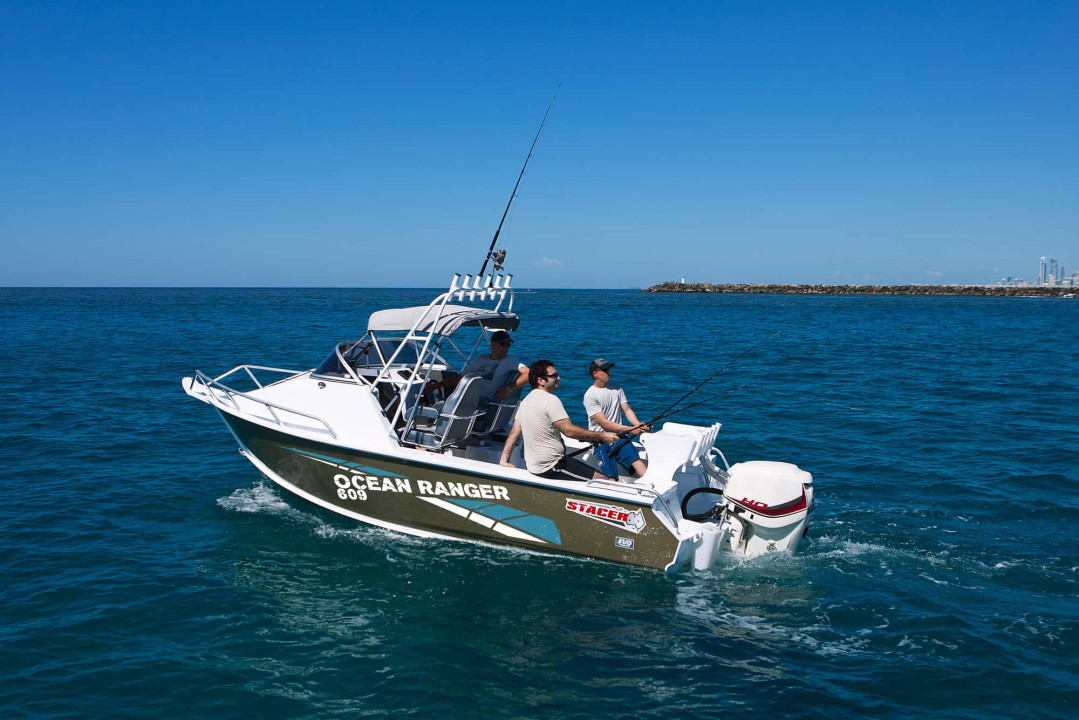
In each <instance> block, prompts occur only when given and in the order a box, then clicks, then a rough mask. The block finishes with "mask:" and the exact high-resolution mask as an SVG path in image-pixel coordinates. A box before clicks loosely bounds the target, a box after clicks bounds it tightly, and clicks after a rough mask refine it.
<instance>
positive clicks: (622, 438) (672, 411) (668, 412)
mask: <svg viewBox="0 0 1079 720" xmlns="http://www.w3.org/2000/svg"><path fill="white" fill-rule="evenodd" d="M781 332H783V330H776V331H775V332H774V333H772V334H771V335H767V336H765V337H763V338H761V339H760V340H758V341H757V342H756V343H754V344H753V346H752V347H750V348H747V349H746V350H743V351H742V352H741V353H739V354H738V355H737V356H736V357H735V358H734V359H733V360H730V361H729V362H727V364H725V365H724V366H723V367H721V368H720V369H719V370H716V371H715V372H714V373H712V374H711V375H709V376H708V377H706V378H705V379H704V380H702V381H701V382H699V383H697V384H696V385H695V386H694V387H693V388H691V389H690V390H689V392H687V393H685V394H684V395H682V397H680V398H678V399H677V400H675V401H674V402H673V403H671V404H670V405H668V406H667V407H666V408H665V409H664V410H663V411H662V412H660V413H659V414H658V415H656V416H655V417H654V418H652V419H651V420H649V421H647V422H643V423H639V424H637V425H634V426H633V427H631V428H630V429H629V430H623V431H622V432H620V433H618V437H619V440H618V441H617V442H615V443H612V444H611V454H612V455H613V454H614V453H616V452H618V451H619V450H621V449H622V447H623V446H625V444H626V443H628V442H629V441H630V437H632V435H633V432H634V431H636V430H640V429H641V428H644V427H648V426H650V425H652V424H654V423H657V422H659V421H660V420H666V419H667V418H669V417H672V416H674V415H677V414H679V413H682V412H685V411H686V410H689V409H690V408H695V407H697V406H699V405H703V404H704V403H706V402H711V401H712V400H715V399H716V398H718V397H722V396H723V395H728V394H730V393H732V392H735V391H737V390H741V389H742V388H744V387H745V385H739V386H738V387H736V388H733V389H731V390H725V391H723V392H720V393H717V394H715V395H710V396H708V397H706V398H705V399H704V400H699V401H697V402H695V403H693V404H691V405H686V406H684V407H678V404H679V403H680V402H682V401H683V400H685V399H686V398H688V397H689V396H690V395H692V394H693V393H695V392H697V391H698V390H700V389H701V388H702V387H704V386H705V385H707V384H708V383H710V382H711V381H712V380H714V379H715V378H717V377H719V375H720V374H721V373H722V372H723V371H724V370H726V369H727V368H729V367H730V366H731V365H734V364H735V363H736V362H738V361H739V360H741V359H742V358H744V357H745V356H746V355H748V354H749V353H751V352H753V351H754V350H756V349H757V348H759V347H760V346H761V345H763V344H764V343H766V342H768V341H769V340H771V339H772V338H774V337H775V336H776V335H779V334H780V333H781ZM589 447H591V446H588V447H584V448H581V449H580V450H576V451H574V452H572V453H570V454H568V455H566V457H574V456H575V455H580V454H581V453H583V452H585V451H586V450H588V449H589Z"/></svg>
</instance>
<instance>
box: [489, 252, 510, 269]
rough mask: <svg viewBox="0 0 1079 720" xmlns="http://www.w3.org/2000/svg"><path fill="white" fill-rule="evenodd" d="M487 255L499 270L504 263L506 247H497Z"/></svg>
mask: <svg viewBox="0 0 1079 720" xmlns="http://www.w3.org/2000/svg"><path fill="white" fill-rule="evenodd" d="M487 257H489V258H491V262H493V263H494V264H495V270H498V271H499V272H501V271H502V266H503V265H505V264H506V248H498V249H497V250H495V251H494V252H492V253H491V254H490V255H488V256H487Z"/></svg>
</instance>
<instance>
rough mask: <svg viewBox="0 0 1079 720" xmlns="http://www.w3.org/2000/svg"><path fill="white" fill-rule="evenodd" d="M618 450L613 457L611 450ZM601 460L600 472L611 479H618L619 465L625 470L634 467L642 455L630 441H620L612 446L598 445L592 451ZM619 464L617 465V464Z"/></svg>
mask: <svg viewBox="0 0 1079 720" xmlns="http://www.w3.org/2000/svg"><path fill="white" fill-rule="evenodd" d="M614 448H618V450H617V452H615V453H614V454H613V455H612V454H611V450H612V449H614ZM592 452H593V453H595V455H596V459H597V460H599V471H600V472H601V473H603V474H604V475H606V476H607V477H610V478H617V477H618V467H617V466H618V465H621V466H622V467H624V468H627V469H628V468H630V467H632V465H633V463H634V462H636V461H637V460H640V459H641V455H640V453H638V452H637V448H635V447H634V446H633V443H632V442H630V441H629V440H625V439H623V440H619V441H618V442H614V443H611V444H610V445H597V446H596V447H595V449H594V450H593V451H592ZM616 463H617V464H616Z"/></svg>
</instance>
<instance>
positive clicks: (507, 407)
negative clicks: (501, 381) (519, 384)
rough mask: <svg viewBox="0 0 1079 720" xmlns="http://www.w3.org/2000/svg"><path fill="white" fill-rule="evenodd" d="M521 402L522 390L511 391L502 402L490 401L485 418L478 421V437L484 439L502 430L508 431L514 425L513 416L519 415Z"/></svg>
mask: <svg viewBox="0 0 1079 720" xmlns="http://www.w3.org/2000/svg"><path fill="white" fill-rule="evenodd" d="M520 404H521V391H520V390H515V391H513V392H511V393H510V394H509V395H507V396H506V397H505V399H504V400H503V401H502V402H500V403H498V402H494V401H491V402H489V403H488V404H487V411H486V413H485V414H484V416H483V418H482V419H481V420H480V421H479V422H477V423H476V437H478V438H480V439H484V438H487V437H489V436H490V435H491V433H494V432H497V431H500V430H502V431H506V432H508V428H509V427H510V426H512V425H513V418H514V417H515V416H516V415H517V406H518V405H520Z"/></svg>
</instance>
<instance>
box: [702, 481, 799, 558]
mask: <svg viewBox="0 0 1079 720" xmlns="http://www.w3.org/2000/svg"><path fill="white" fill-rule="evenodd" d="M728 476H729V479H728V481H727V486H726V488H725V489H724V491H723V498H724V500H725V501H726V503H727V507H728V509H729V510H730V516H731V518H732V520H737V521H740V522H732V523H731V535H730V544H731V550H741V551H742V552H743V553H745V554H746V555H761V554H763V553H768V552H782V551H787V552H793V551H794V549H795V548H796V547H797V546H798V541H799V540H801V539H802V535H803V534H804V533H805V529H806V522H807V520H808V519H809V514H810V512H812V510H813V476H812V475H810V474H809V473H807V472H806V471H805V470H802V469H801V468H799V467H798V466H797V465H792V464H791V463H784V462H767V461H762V460H755V461H752V462H743V463H738V464H736V465H733V466H731V469H730V471H729V472H728Z"/></svg>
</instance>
